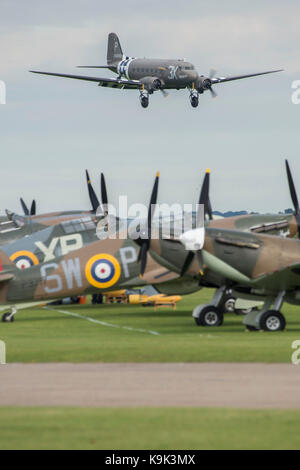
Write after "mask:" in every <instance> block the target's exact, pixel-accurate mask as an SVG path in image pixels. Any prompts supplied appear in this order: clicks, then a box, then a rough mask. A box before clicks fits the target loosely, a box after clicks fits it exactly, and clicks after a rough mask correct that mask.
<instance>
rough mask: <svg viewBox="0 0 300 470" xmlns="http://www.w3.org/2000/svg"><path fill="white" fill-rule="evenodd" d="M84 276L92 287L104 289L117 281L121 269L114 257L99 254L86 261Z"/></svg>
mask: <svg viewBox="0 0 300 470" xmlns="http://www.w3.org/2000/svg"><path fill="white" fill-rule="evenodd" d="M85 275H86V278H87V280H88V281H89V283H90V284H91V285H92V286H94V287H98V288H99V289H106V288H108V287H111V286H113V285H114V284H116V282H117V281H118V280H119V277H120V275H121V268H120V265H119V262H118V260H117V259H116V258H115V257H114V256H112V255H108V254H106V253H101V254H99V255H95V256H93V257H92V258H90V259H89V260H88V262H87V263H86V266H85Z"/></svg>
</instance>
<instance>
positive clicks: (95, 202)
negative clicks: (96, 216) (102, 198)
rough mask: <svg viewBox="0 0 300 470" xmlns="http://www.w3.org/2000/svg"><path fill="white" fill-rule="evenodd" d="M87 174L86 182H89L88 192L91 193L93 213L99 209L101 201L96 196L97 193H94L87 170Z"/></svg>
mask: <svg viewBox="0 0 300 470" xmlns="http://www.w3.org/2000/svg"><path fill="white" fill-rule="evenodd" d="M85 173H86V180H87V185H88V191H89V196H90V201H91V204H92V208H93V211H94V212H96V211H97V209H98V207H99V200H98V198H97V196H96V193H95V191H94V188H93V186H92V183H91V180H90V175H89V173H88V171H87V170H85Z"/></svg>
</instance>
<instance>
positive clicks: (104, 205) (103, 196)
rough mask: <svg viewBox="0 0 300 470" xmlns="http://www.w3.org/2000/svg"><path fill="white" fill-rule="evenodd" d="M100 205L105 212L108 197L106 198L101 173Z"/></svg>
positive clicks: (104, 184) (103, 179)
mask: <svg viewBox="0 0 300 470" xmlns="http://www.w3.org/2000/svg"><path fill="white" fill-rule="evenodd" d="M101 203H102V205H103V207H104V208H105V211H106V209H107V204H108V197H107V190H106V183H105V178H104V174H103V173H101Z"/></svg>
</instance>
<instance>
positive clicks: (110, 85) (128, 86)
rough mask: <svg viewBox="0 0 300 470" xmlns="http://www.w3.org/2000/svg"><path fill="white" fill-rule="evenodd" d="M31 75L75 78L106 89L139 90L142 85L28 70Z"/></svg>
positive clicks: (114, 79)
mask: <svg viewBox="0 0 300 470" xmlns="http://www.w3.org/2000/svg"><path fill="white" fill-rule="evenodd" d="M29 72H32V73H39V74H42V75H52V76H54V77H63V78H75V79H76V80H86V81H88V82H97V83H98V85H99V86H103V87H107V88H123V89H137V88H141V86H142V83H141V82H140V81H139V80H120V79H118V78H102V77H88V76H84V75H69V74H64V73H50V72H38V71H36V70H29Z"/></svg>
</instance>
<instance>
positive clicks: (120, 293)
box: [103, 289, 128, 304]
mask: <svg viewBox="0 0 300 470" xmlns="http://www.w3.org/2000/svg"><path fill="white" fill-rule="evenodd" d="M103 296H104V298H105V303H106V304H112V303H114V302H118V303H122V304H127V301H128V296H127V293H126V289H121V290H114V291H109V292H105V294H103Z"/></svg>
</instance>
